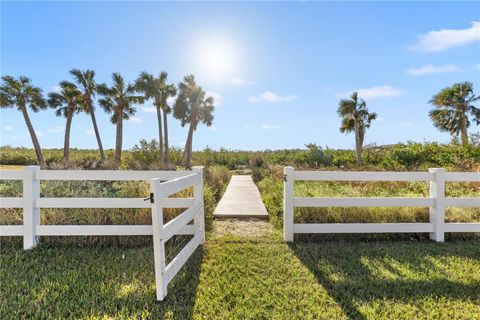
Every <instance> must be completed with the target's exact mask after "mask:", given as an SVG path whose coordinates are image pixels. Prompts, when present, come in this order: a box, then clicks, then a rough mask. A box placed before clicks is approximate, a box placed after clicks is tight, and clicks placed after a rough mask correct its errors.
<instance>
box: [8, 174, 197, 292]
mask: <svg viewBox="0 0 480 320" xmlns="http://www.w3.org/2000/svg"><path fill="white" fill-rule="evenodd" d="M0 180H20V181H22V182H23V195H22V197H16V198H0V208H22V209H23V224H22V225H1V226H0V236H23V248H24V249H25V250H28V249H31V248H33V247H35V246H36V245H37V244H38V243H39V237H40V236H130V235H152V236H153V244H154V257H155V279H156V284H157V299H158V300H163V299H164V298H165V296H166V294H167V285H168V283H169V282H170V281H171V280H172V279H173V277H174V276H175V275H176V274H177V273H178V271H179V270H180V268H181V267H182V266H183V265H184V264H185V262H186V261H187V259H188V258H189V257H190V255H191V254H192V253H193V252H194V251H195V249H196V248H197V247H198V246H199V245H200V244H203V243H204V241H205V224H204V204H203V168H202V167H195V168H194V169H193V171H111V170H105V171H97V170H94V171H89V170H82V171H74V170H40V168H39V167H38V166H28V167H25V168H24V169H23V170H0ZM41 180H82V181H83V180H94V181H100V180H106V181H129V180H150V190H151V194H150V202H148V201H145V200H146V199H143V198H45V197H41V196H40V181H41ZM190 187H193V198H171V197H170V196H171V195H173V194H175V193H177V192H179V191H182V190H185V189H188V188H190ZM147 200H148V199H147ZM42 208H151V210H152V225H42V224H41V223H40V214H41V212H40V209H42ZM166 208H186V210H185V211H184V212H182V213H181V214H180V215H178V216H177V217H175V218H174V219H172V220H170V221H169V222H168V223H166V224H164V223H163V209H166ZM192 220H193V221H194V223H193V224H190V221H192ZM174 235H193V238H192V239H191V240H190V241H189V242H188V244H187V245H186V246H185V247H184V248H183V249H182V250H181V251H180V253H179V254H178V255H177V256H176V257H174V258H173V260H172V261H171V262H170V263H169V264H168V265H165V242H166V241H167V240H169V239H170V238H171V237H173V236H174Z"/></svg>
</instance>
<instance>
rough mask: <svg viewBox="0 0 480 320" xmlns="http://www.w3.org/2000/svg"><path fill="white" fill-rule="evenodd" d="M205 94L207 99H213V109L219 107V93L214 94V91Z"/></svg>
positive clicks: (220, 98) (221, 100) (220, 97)
mask: <svg viewBox="0 0 480 320" xmlns="http://www.w3.org/2000/svg"><path fill="white" fill-rule="evenodd" d="M206 94H207V97H212V98H213V100H214V102H213V105H214V106H215V107H219V106H221V105H222V102H223V97H222V96H221V95H220V93H218V92H215V91H207V92H206Z"/></svg>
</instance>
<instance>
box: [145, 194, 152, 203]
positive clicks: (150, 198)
mask: <svg viewBox="0 0 480 320" xmlns="http://www.w3.org/2000/svg"><path fill="white" fill-rule="evenodd" d="M147 200H150V203H153V202H154V201H153V193H151V192H150V197H148V198H145V199H143V201H147Z"/></svg>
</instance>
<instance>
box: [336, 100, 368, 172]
mask: <svg viewBox="0 0 480 320" xmlns="http://www.w3.org/2000/svg"><path fill="white" fill-rule="evenodd" d="M337 113H338V115H339V116H340V117H342V124H341V127H340V132H342V133H350V132H352V131H353V132H355V155H356V159H357V165H361V164H362V149H363V141H364V139H365V132H366V131H367V129H368V128H370V125H371V123H372V121H373V120H375V119H376V118H377V114H376V113H375V112H371V113H370V112H369V111H368V109H367V104H366V102H365V101H363V100H362V99H359V98H358V93H357V92H354V93H352V95H351V96H350V99H342V100H340V102H339V103H338V110H337Z"/></svg>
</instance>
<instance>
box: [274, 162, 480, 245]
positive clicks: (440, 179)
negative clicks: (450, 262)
mask: <svg viewBox="0 0 480 320" xmlns="http://www.w3.org/2000/svg"><path fill="white" fill-rule="evenodd" d="M284 173H285V182H284V217H283V218H284V219H283V230H284V239H285V241H288V242H291V241H293V237H294V234H295V233H408V232H415V233H417V232H426V233H430V238H431V239H432V240H435V241H437V242H443V241H444V237H445V233H446V232H480V223H478V222H476V223H473V222H472V223H445V207H480V198H447V197H445V182H449V181H456V182H458V181H463V182H468V181H471V182H480V173H478V172H445V169H440V168H439V169H430V170H429V172H344V171H342V172H338V171H295V170H294V169H293V168H292V167H285V168H284ZM299 180H315V181H407V182H408V181H426V182H429V183H430V197H429V198H342V197H328V198H327V197H321V198H309V197H295V196H294V185H295V181H299ZM295 207H429V209H430V221H429V222H428V223H295V222H294V209H295Z"/></svg>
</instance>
